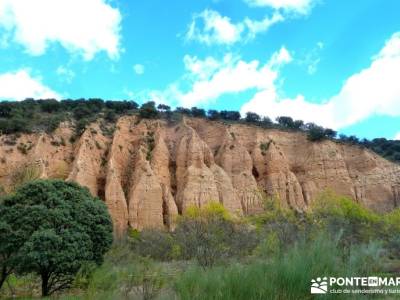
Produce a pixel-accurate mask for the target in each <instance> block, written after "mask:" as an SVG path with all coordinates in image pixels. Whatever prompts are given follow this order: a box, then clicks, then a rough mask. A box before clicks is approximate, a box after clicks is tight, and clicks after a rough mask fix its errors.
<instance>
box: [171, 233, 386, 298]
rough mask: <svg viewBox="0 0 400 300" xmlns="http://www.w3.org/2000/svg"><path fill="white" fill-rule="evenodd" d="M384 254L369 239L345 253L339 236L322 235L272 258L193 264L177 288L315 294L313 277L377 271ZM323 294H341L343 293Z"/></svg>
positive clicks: (229, 293)
mask: <svg viewBox="0 0 400 300" xmlns="http://www.w3.org/2000/svg"><path fill="white" fill-rule="evenodd" d="M381 253H382V252H381V248H380V247H379V245H376V244H368V245H362V247H357V248H353V249H352V251H351V252H350V254H347V253H346V252H343V251H342V250H341V249H340V247H338V243H337V241H335V240H334V239H332V238H330V237H329V236H325V235H319V236H317V237H315V238H314V239H313V240H311V241H308V242H307V241H300V242H298V243H296V244H295V245H294V246H293V247H289V248H287V249H286V251H284V252H280V253H277V254H275V255H272V256H269V257H268V260H256V261H254V262H253V263H250V264H248V265H246V264H233V265H229V266H226V267H214V268H210V269H207V270H202V269H199V268H191V269H189V270H187V271H186V272H184V273H183V274H182V275H181V276H180V277H178V278H177V280H176V282H175V285H174V289H175V291H176V293H177V294H178V297H179V299H221V300H222V299H232V300H234V299H238V300H239V299H240V300H241V299H288V300H291V299H293V300H297V299H311V298H310V280H311V279H312V278H317V277H323V276H326V275H329V276H340V277H344V276H354V274H363V276H368V275H372V274H376V272H377V269H376V268H374V266H379V265H380V264H381ZM324 296H325V297H329V298H331V297H333V298H338V299H343V296H344V295H336V296H335V295H334V294H333V295H324ZM349 297H350V298H351V297H352V296H351V295H350V296H349Z"/></svg>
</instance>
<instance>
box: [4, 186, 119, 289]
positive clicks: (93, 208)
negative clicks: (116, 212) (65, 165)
mask: <svg viewBox="0 0 400 300" xmlns="http://www.w3.org/2000/svg"><path fill="white" fill-rule="evenodd" d="M0 214H1V216H2V218H1V226H0V241H1V247H0V250H1V251H2V253H1V258H2V260H1V263H2V269H3V270H6V271H8V273H9V272H11V271H12V270H16V271H17V272H18V273H21V274H26V273H36V274H38V275H39V276H40V277H41V280H42V295H43V296H47V295H50V294H52V293H54V292H55V291H59V290H62V289H65V288H68V287H69V286H70V285H71V283H72V281H73V279H74V276H75V274H76V273H77V272H78V270H79V269H80V267H81V266H82V265H83V264H84V263H88V262H95V263H97V264H101V263H102V260H103V255H104V253H105V252H106V251H107V250H108V249H109V248H110V246H111V243H112V222H111V218H110V216H109V214H108V212H107V208H106V206H105V205H104V203H103V202H102V201H101V200H99V199H98V198H94V197H92V196H91V194H90V192H89V191H88V190H87V189H86V188H82V187H80V186H79V185H78V184H76V183H71V182H64V181H61V180H37V181H33V182H30V183H28V184H25V185H23V186H22V187H20V188H19V189H17V191H16V192H15V193H14V194H11V195H9V196H6V197H4V198H3V201H2V203H1V204H0ZM11 250H12V255H8V253H9V252H10V251H11ZM7 255H8V256H7Z"/></svg>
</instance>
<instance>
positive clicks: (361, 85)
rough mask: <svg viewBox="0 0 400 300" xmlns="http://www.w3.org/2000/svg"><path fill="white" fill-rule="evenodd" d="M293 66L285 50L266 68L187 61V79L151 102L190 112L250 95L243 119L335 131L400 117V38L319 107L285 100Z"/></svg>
mask: <svg viewBox="0 0 400 300" xmlns="http://www.w3.org/2000/svg"><path fill="white" fill-rule="evenodd" d="M319 47H320V46H319ZM291 61H292V56H291V54H290V53H289V51H288V50H287V49H286V48H284V47H282V49H281V50H280V51H278V52H276V53H274V54H273V55H272V56H271V58H270V59H269V61H267V62H265V63H261V62H260V61H257V60H254V61H249V62H247V61H244V60H242V59H241V57H239V56H235V55H232V54H227V55H225V56H224V57H223V58H222V59H220V60H219V59H216V58H214V57H207V58H205V59H199V58H198V57H195V56H194V57H193V56H185V58H184V64H185V69H186V73H185V74H184V75H183V76H182V78H181V79H180V80H178V81H176V82H174V83H172V84H170V85H169V86H168V87H167V88H166V89H165V90H163V91H148V92H146V97H145V98H146V99H153V100H156V101H158V102H166V103H169V104H172V105H173V103H177V104H178V105H183V106H186V107H190V106H194V105H204V104H207V103H210V102H212V101H217V100H218V98H219V97H221V96H224V95H228V94H238V93H242V92H247V93H253V96H252V97H251V98H250V99H249V101H248V102H247V103H245V104H244V105H243V106H242V108H241V112H242V113H245V112H247V111H253V112H257V113H259V114H261V115H265V116H269V117H271V118H275V117H277V116H282V115H286V116H291V117H293V118H295V119H301V120H304V121H306V122H315V123H317V124H320V125H323V126H326V127H331V128H334V129H339V128H344V127H346V126H349V125H352V124H355V123H357V122H360V121H362V120H365V119H367V118H368V117H370V116H373V115H388V116H400V84H398V78H400V33H396V34H394V35H393V36H392V37H391V38H390V39H389V40H388V41H387V42H386V44H385V46H384V47H383V48H382V50H381V51H380V52H379V53H378V54H377V55H376V56H374V57H373V58H372V60H371V64H370V66H369V67H368V68H365V69H364V70H361V71H360V72H359V73H356V74H354V75H352V76H350V77H349V78H348V79H347V80H346V81H345V82H344V84H343V86H342V88H341V90H340V91H339V93H338V94H336V95H334V96H332V97H330V98H328V99H325V100H323V101H320V102H319V103H316V102H310V101H307V99H305V97H304V96H303V95H301V94H299V95H298V96H296V97H294V98H288V97H285V96H284V95H283V92H282V90H281V89H282V86H281V82H282V77H281V76H280V70H281V67H282V66H283V65H285V64H287V63H290V62H291Z"/></svg>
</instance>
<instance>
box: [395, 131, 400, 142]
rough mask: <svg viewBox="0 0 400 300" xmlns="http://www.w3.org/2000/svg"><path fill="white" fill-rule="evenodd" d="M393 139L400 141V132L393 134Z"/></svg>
mask: <svg viewBox="0 0 400 300" xmlns="http://www.w3.org/2000/svg"><path fill="white" fill-rule="evenodd" d="M394 139H395V140H398V141H400V132H399V133H397V134H396V135H395V136H394Z"/></svg>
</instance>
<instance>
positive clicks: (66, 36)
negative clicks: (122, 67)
mask: <svg viewBox="0 0 400 300" xmlns="http://www.w3.org/2000/svg"><path fill="white" fill-rule="evenodd" d="M120 23H121V14H120V12H119V10H118V9H116V8H113V7H112V6H110V5H109V4H108V1H107V0H85V1H82V0H57V1H55V0H35V1H26V0H1V1H0V28H1V27H3V29H4V30H5V32H6V33H7V34H8V35H9V36H10V37H9V39H12V41H14V42H16V43H18V44H21V45H23V46H24V47H25V48H26V50H27V52H28V53H29V54H31V55H42V54H44V53H45V52H46V49H47V48H48V47H49V46H50V45H52V44H54V43H59V44H60V45H61V46H63V47H64V48H66V49H67V50H68V51H69V52H71V53H79V54H81V55H83V57H84V59H86V60H90V59H92V58H93V56H94V55H95V54H96V53H97V52H100V51H105V52H107V54H108V56H109V57H110V58H118V56H119V53H120V26H121V25H120ZM10 33H12V34H10ZM3 43H4V42H3Z"/></svg>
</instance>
